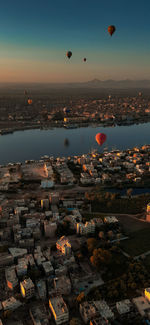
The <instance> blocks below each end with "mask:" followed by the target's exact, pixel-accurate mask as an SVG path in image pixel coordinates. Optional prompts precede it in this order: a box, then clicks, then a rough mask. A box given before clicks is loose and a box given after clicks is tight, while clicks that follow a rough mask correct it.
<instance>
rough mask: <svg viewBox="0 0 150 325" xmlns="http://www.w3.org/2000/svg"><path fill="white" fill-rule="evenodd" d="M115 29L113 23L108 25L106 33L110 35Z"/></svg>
mask: <svg viewBox="0 0 150 325" xmlns="http://www.w3.org/2000/svg"><path fill="white" fill-rule="evenodd" d="M115 30H116V27H115V26H114V25H110V26H109V27H108V33H109V34H110V35H111V36H112V35H113V33H114V32H115Z"/></svg>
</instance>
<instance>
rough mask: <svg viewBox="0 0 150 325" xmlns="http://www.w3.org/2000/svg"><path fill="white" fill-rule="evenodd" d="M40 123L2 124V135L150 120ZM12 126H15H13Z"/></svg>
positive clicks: (148, 119) (115, 125)
mask: <svg viewBox="0 0 150 325" xmlns="http://www.w3.org/2000/svg"><path fill="white" fill-rule="evenodd" d="M39 122H40V121H38V123H36V124H34V123H33V124H28V123H26V122H21V123H20V122H19V123H18V122H14V121H13V123H10V122H5V123H4V122H3V123H1V122H0V135H6V134H11V133H14V132H17V131H26V130H32V129H39V130H51V129H53V128H65V129H77V128H87V127H93V128H98V127H99V128H107V127H108V128H111V127H117V126H131V125H139V124H144V123H149V122H150V118H149V117H146V118H144V119H143V118H142V119H140V120H139V119H134V120H132V121H115V122H112V121H111V122H110V121H109V122H107V121H106V122H86V123H83V122H78V123H76V124H72V123H68V124H66V123H64V121H57V120H56V121H54V122H49V123H47V122H46V123H43V122H40V123H39ZM11 124H13V125H12V126H11Z"/></svg>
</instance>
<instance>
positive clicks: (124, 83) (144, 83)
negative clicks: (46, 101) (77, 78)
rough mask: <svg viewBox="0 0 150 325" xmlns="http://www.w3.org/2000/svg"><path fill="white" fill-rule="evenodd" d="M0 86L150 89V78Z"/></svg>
mask: <svg viewBox="0 0 150 325" xmlns="http://www.w3.org/2000/svg"><path fill="white" fill-rule="evenodd" d="M0 88H9V89H22V88H24V89H25V88H30V89H38V88H40V89H44V88H46V89H49V88H56V89H58V88H81V89H82V88H91V89H99V88H101V89H149V88H150V80H130V79H126V80H112V79H109V80H105V81H101V80H99V79H93V80H91V81H86V82H68V83H41V82H39V83H38V82H37V83H36V82H32V83H31V82H25V83H19V82H18V83H0Z"/></svg>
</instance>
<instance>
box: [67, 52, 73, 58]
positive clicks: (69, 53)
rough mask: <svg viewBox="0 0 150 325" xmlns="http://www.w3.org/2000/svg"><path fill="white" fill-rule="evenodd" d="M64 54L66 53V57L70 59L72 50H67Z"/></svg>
mask: <svg viewBox="0 0 150 325" xmlns="http://www.w3.org/2000/svg"><path fill="white" fill-rule="evenodd" d="M66 55H67V57H68V59H70V58H71V56H72V52H71V51H68V52H67V53H66Z"/></svg>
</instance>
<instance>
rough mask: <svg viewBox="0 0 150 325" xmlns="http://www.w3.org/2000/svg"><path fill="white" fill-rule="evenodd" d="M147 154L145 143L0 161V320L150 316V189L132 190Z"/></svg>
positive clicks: (149, 175) (147, 182) (148, 182)
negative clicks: (149, 191)
mask: <svg viewBox="0 0 150 325" xmlns="http://www.w3.org/2000/svg"><path fill="white" fill-rule="evenodd" d="M149 160H150V145H145V146H143V147H141V148H138V147H135V148H133V149H129V150H126V151H119V150H114V151H111V152H108V151H104V152H103V153H101V154H99V153H97V152H96V151H94V152H91V153H90V154H83V155H82V156H75V157H66V158H61V157H58V158H54V157H48V156H44V157H41V159H40V160H39V161H34V160H27V161H26V162H25V163H19V162H18V163H14V164H13V163H9V164H8V165H1V166H0V175H1V178H0V181H1V183H0V192H1V195H0V251H1V253H0V278H1V290H0V301H1V303H0V315H1V324H16V325H22V324H25V323H26V324H55V323H56V324H58V325H59V324H65V323H66V324H68V323H69V324H71V325H72V324H90V325H92V324H94V325H97V324H133V323H134V324H141V322H142V321H148V319H149V310H150V298H149V297H150V289H149V286H150V277H149V254H150V241H149V230H150V223H149V221H150V207H149V202H150V193H146V191H145V194H144V192H143V194H141V195H134V193H133V192H134V191H136V189H138V188H141V191H142V190H144V189H145V190H146V188H149V186H150V162H149ZM125 188H126V192H125V193H124V195H122V194H121V190H122V189H125ZM141 193H142V192H141ZM135 237H136V239H135Z"/></svg>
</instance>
